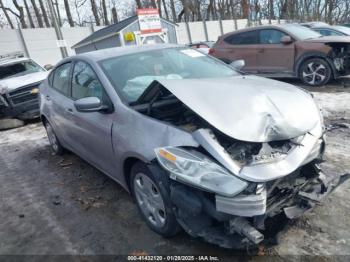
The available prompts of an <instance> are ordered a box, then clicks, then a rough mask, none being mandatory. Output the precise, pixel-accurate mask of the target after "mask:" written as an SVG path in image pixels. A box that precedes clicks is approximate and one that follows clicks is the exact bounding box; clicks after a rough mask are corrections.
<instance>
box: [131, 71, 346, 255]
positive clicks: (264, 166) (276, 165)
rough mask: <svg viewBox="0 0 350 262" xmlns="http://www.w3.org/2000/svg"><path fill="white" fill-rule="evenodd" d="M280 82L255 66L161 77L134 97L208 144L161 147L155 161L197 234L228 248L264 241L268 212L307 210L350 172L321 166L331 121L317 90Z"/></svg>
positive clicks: (143, 109) (142, 108)
mask: <svg viewBox="0 0 350 262" xmlns="http://www.w3.org/2000/svg"><path fill="white" fill-rule="evenodd" d="M230 80H231V81H232V80H234V81H235V82H236V83H237V82H239V84H237V86H238V87H239V88H236V87H234V86H232V85H231V83H230ZM193 81H195V82H197V85H196V84H195V83H194V82H193ZM211 81H213V82H211ZM214 81H215V82H214ZM257 81H258V82H259V84H261V82H263V81H265V82H266V86H268V88H260V87H256V85H255V84H256V83H257ZM276 83H278V82H275V81H272V80H267V79H262V78H258V77H253V76H249V77H237V78H234V79H225V80H222V81H221V80H220V79H215V80H208V79H206V80H203V81H198V80H181V82H178V81H177V80H173V81H163V82H161V83H159V82H153V84H151V86H150V87H149V88H148V89H147V90H146V91H145V93H144V94H143V95H142V96H141V97H140V99H139V100H138V101H137V102H136V103H134V105H133V107H134V109H135V110H137V111H139V112H140V113H142V114H146V115H148V116H150V117H152V118H155V119H158V120H161V121H164V122H167V123H169V125H172V126H175V127H176V128H180V129H182V130H185V131H187V132H189V133H191V134H192V137H193V138H194V140H195V141H197V142H198V144H199V145H200V146H199V147H174V146H172V147H169V146H164V147H159V148H156V149H155V154H156V158H157V163H153V168H158V169H159V170H160V171H159V172H164V173H165V175H168V176H169V178H170V179H169V188H168V191H169V195H170V200H171V202H172V204H173V212H174V213H175V215H176V217H177V220H178V222H179V223H180V224H181V226H182V227H183V228H184V229H185V231H186V232H188V233H189V234H190V235H192V236H194V237H202V238H203V239H205V240H206V241H208V242H210V243H214V244H217V245H219V246H222V247H225V248H238V249H239V248H245V247H247V246H256V245H258V244H260V243H262V242H263V240H264V238H265V235H268V234H267V230H268V229H267V228H266V224H267V221H268V220H271V219H274V218H276V217H278V216H280V215H284V216H285V217H287V218H289V219H293V218H297V217H300V216H301V215H302V214H303V213H305V212H306V211H308V210H311V209H312V208H313V207H315V205H316V204H317V203H319V202H320V201H321V200H322V199H323V198H324V197H325V196H326V195H327V194H329V193H330V192H331V191H332V190H333V189H334V188H336V187H337V186H338V185H339V184H340V183H341V182H342V181H343V180H344V179H345V178H347V177H342V179H341V178H340V177H336V178H333V179H328V178H327V177H326V176H325V175H324V174H323V173H322V171H321V169H320V162H322V155H323V153H324V149H325V141H324V128H323V121H322V116H321V114H320V111H319V109H318V108H317V106H316V105H315V103H314V102H313V100H312V98H311V96H310V95H309V94H307V93H306V92H304V91H302V90H299V89H296V88H294V87H293V88H291V87H290V86H289V85H283V84H280V83H278V84H276ZM200 84H202V85H200ZM214 84H218V85H217V87H216V88H213V85H214ZM179 86H181V88H179ZM241 88H244V91H242V89H241ZM201 92H202V93H203V94H204V95H203V96H201ZM215 94H217V95H215ZM290 94H293V95H294V98H293V99H291V97H290V96H289V95H290ZM227 97H230V98H233V99H229V100H228V99H227ZM225 98H226V101H225ZM217 99H219V100H220V101H217ZM299 107H300V108H299ZM213 108H215V110H214V109H213ZM214 111H215V113H214V114H213V113H212V112H214Z"/></svg>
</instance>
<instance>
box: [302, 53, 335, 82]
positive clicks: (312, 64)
mask: <svg viewBox="0 0 350 262" xmlns="http://www.w3.org/2000/svg"><path fill="white" fill-rule="evenodd" d="M331 76H332V69H331V67H330V66H329V64H328V63H327V61H325V60H324V59H321V58H311V59H308V60H306V61H305V62H303V63H302V65H301V67H300V78H301V80H302V81H303V82H304V83H305V84H307V85H310V86H321V85H325V84H327V83H328V82H329V80H330V79H331Z"/></svg>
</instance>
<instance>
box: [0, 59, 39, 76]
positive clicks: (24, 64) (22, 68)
mask: <svg viewBox="0 0 350 262" xmlns="http://www.w3.org/2000/svg"><path fill="white" fill-rule="evenodd" d="M42 71H44V69H43V68H41V67H40V66H39V65H38V64H36V63H34V62H33V61H31V60H27V61H21V62H18V63H11V64H5V65H0V79H5V78H9V77H16V76H22V75H26V74H31V73H36V72H42Z"/></svg>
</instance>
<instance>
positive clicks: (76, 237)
mask: <svg viewBox="0 0 350 262" xmlns="http://www.w3.org/2000/svg"><path fill="white" fill-rule="evenodd" d="M316 91H318V92H313V94H314V96H315V99H316V101H317V102H318V103H319V105H320V106H321V107H322V108H323V110H324V115H325V116H326V125H327V126H329V125H330V124H333V129H332V130H329V131H328V132H327V139H328V140H327V141H328V144H327V149H326V160H327V162H326V163H324V164H323V166H324V170H325V171H326V173H327V174H328V173H329V174H343V173H347V172H350V161H349V155H350V143H349V141H350V128H349V127H350V103H349V101H350V89H349V88H343V87H339V85H338V86H336V87H332V86H330V87H328V88H327V89H321V90H316ZM319 91H320V92H319ZM334 124H338V126H337V125H334ZM339 124H340V125H339ZM349 217H350V181H348V182H345V183H344V184H343V185H342V186H341V187H339V188H338V189H337V190H336V191H335V192H333V194H332V195H331V196H330V197H329V198H328V199H327V200H326V201H325V202H324V203H323V204H322V205H320V206H318V207H316V208H315V209H314V210H313V211H312V212H310V213H308V214H306V215H305V216H304V217H303V218H301V219H299V220H297V221H294V222H293V223H290V224H289V225H288V226H287V227H286V228H285V229H284V230H283V231H282V232H280V233H279V235H278V240H279V243H278V245H276V246H274V247H272V248H269V249H268V250H266V252H265V254H266V255H265V256H259V257H257V256H254V257H252V256H250V255H249V254H247V252H245V251H239V252H238V251H233V250H225V249H222V248H219V247H217V246H213V245H210V244H207V243H204V242H203V241H201V240H199V239H194V238H192V237H190V236H188V235H186V234H185V233H180V234H179V235H178V236H176V237H174V238H171V239H164V238H162V237H160V236H159V235H157V234H156V233H153V232H152V231H151V230H150V229H149V228H148V227H147V226H146V224H145V223H144V222H143V221H142V220H141V218H140V216H139V214H138V211H137V208H136V205H135V204H134V203H133V201H132V198H131V197H130V196H129V194H128V193H127V192H125V191H124V190H123V189H122V188H121V187H120V186H119V185H118V184H117V183H116V182H114V181H112V180H111V179H109V178H108V177H107V176H105V175H103V174H102V173H100V172H99V171H97V170H96V169H95V168H93V167H91V166H90V165H89V164H87V163H86V162H84V161H83V160H81V159H80V158H79V157H78V156H76V155H74V154H72V153H66V154H65V155H63V156H62V157H60V156H54V155H52V153H51V151H50V148H49V144H48V140H47V138H46V133H45V130H44V128H43V127H42V125H41V124H40V123H31V124H28V125H26V126H24V127H20V128H17V129H12V130H7V131H2V132H0V255H9V254H11V255H14V254H17V255H38V254H41V255H48V254H49V255H62V254H80V255H95V254H113V255H127V254H154V255H155V254H157V255H159V254H163V255H168V254H173V255H175V254H176V255H179V254H189V255H203V254H207V255H208V254H211V255H216V256H218V257H232V256H235V257H236V256H238V257H240V258H245V259H252V260H261V259H265V258H269V257H267V256H268V255H271V254H272V255H274V257H273V258H274V259H277V260H280V259H281V260H282V258H283V259H289V260H299V259H300V257H298V256H297V255H318V256H320V257H319V258H323V260H328V259H330V258H331V259H337V260H344V261H346V260H347V259H346V257H345V256H339V255H350V230H349V229H350V219H349ZM261 255H263V253H261ZM291 255H294V256H291ZM333 255H338V256H337V257H334V256H333ZM0 260H1V258H0Z"/></svg>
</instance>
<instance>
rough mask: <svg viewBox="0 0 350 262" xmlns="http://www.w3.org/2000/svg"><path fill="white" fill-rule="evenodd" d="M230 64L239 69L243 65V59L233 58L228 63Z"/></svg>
mask: <svg viewBox="0 0 350 262" xmlns="http://www.w3.org/2000/svg"><path fill="white" fill-rule="evenodd" d="M230 66H231V67H233V68H234V69H236V70H241V69H242V68H243V67H244V66H245V62H244V60H243V59H241V60H235V61H233V62H232V63H231V64H230Z"/></svg>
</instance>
